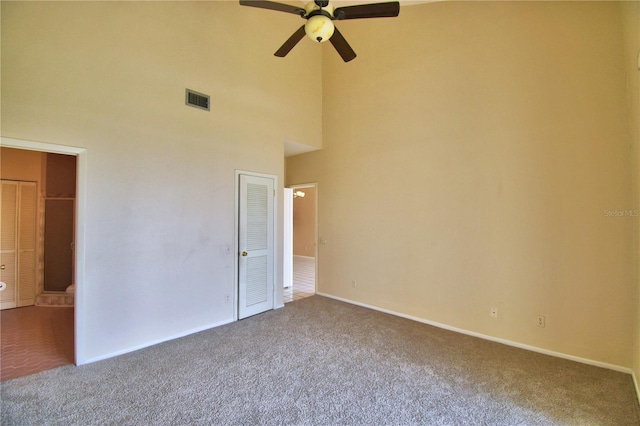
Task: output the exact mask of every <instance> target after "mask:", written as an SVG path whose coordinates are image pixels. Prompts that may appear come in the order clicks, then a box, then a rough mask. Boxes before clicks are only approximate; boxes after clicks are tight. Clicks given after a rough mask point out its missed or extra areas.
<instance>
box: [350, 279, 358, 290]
mask: <svg viewBox="0 0 640 426" xmlns="http://www.w3.org/2000/svg"><path fill="white" fill-rule="evenodd" d="M351 287H353V288H357V287H358V281H356V280H352V281H351Z"/></svg>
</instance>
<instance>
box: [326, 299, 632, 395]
mask: <svg viewBox="0 0 640 426" xmlns="http://www.w3.org/2000/svg"><path fill="white" fill-rule="evenodd" d="M316 294H317V295H319V296H324V297H328V298H330V299H335V300H339V301H341V302H345V303H350V304H352V305H356V306H361V307H363V308H368V309H373V310H374V311H379V312H384V313H385V314H390V315H395V316H397V317H402V318H406V319H409V320H412V321H417V322H421V323H423V324H427V325H432V326H434V327H438V328H442V329H444V330H449V331H454V332H456V333H461V334H466V335H468V336H473V337H478V338H480V339H484V340H490V341H492V342H496V343H502V344H503V345H507V346H513V347H516V348H520V349H525V350H528V351H532V352H538V353H541V354H544V355H550V356H554V357H556V358H563V359H567V360H570V361H576V362H580V363H582V364H588V365H593V366H595V367H601V368H606V369H608V370H614V371H619V372H621V373H627V374H631V375H633V370H631V369H630V368H627V367H622V366H619V365H615V364H609V363H606V362H601V361H594V360H592V359H588V358H581V357H578V356H574V355H568V354H564V353H562V352H555V351H550V350H548V349H543V348H539V347H537V346H531V345H526V344H524V343H518V342H514V341H511V340H507V339H501V338H499V337H493V336H489V335H486V334H481V333H476V332H475V331H469V330H465V329H463V328H458V327H452V326H450V325H446V324H442V323H439V322H435V321H429V320H426V319H423V318H419V317H415V316H413V315H406V314H403V313H400V312H395V311H391V310H389V309H385V308H380V307H378V306H373V305H368V304H366V303H360V302H356V301H354V300H350V299H345V298H342V297H337V296H333V295H331V294H327V293H316ZM634 383H636V391H638V384H637V381H636V380H635V376H634ZM636 395H638V394H636Z"/></svg>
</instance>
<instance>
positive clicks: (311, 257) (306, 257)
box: [293, 254, 315, 259]
mask: <svg viewBox="0 0 640 426" xmlns="http://www.w3.org/2000/svg"><path fill="white" fill-rule="evenodd" d="M293 257H299V258H300V259H315V257H313V256H300V255H299V254H294V255H293Z"/></svg>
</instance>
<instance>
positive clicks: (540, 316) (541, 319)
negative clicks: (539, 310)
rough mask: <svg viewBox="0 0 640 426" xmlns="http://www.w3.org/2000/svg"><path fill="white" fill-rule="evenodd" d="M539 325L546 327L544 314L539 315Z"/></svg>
mask: <svg viewBox="0 0 640 426" xmlns="http://www.w3.org/2000/svg"><path fill="white" fill-rule="evenodd" d="M538 327H544V315H538Z"/></svg>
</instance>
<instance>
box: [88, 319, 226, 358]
mask: <svg viewBox="0 0 640 426" xmlns="http://www.w3.org/2000/svg"><path fill="white" fill-rule="evenodd" d="M232 322H235V320H234V319H229V320H224V321H220V322H216V323H213V324H209V325H205V326H203V327H198V328H194V329H191V330H188V331H185V332H182V333H178V334H175V335H173V336H171V337H167V338H166V339H159V340H154V341H151V342H147V343H144V344H142V345H138V346H134V347H132V348H127V349H123V350H121V351H116V352H111V353H109V354H106V355H101V356H98V357H95V358H89V359H86V360H84V362H82V363H78V364H77V365H84V364H91V363H93V362H97V361H103V360H105V359H108V358H113V357H115V356H119V355H124V354H127V353H129V352H135V351H137V350H140V349H144V348H148V347H149V346H153V345H157V344H159V343H164V342H168V341H169V340H174V339H179V338H180V337H185V336H188V335H190V334H194V333H199V332H201V331H205V330H209V329H210V328H215V327H220V326H221V325H225V324H230V323H232Z"/></svg>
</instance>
